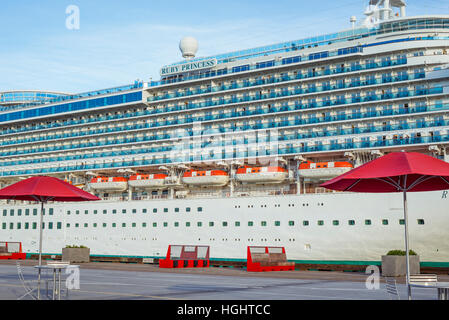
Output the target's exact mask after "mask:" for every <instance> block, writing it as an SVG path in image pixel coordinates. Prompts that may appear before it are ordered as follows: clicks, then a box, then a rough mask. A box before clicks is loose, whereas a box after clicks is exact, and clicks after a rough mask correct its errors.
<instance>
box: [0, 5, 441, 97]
mask: <svg viewBox="0 0 449 320" xmlns="http://www.w3.org/2000/svg"><path fill="white" fill-rule="evenodd" d="M423 2H424V3H425V4H423ZM367 4H368V0H338V1H335V0H321V1H310V0H276V1H272V0H270V1H268V0H258V1H256V0H239V1H236V0H225V1H211V0H208V1H203V0H192V1H185V0H184V1H178V0H172V1H167V0H166V1H153V0H145V1H143V0H133V1H124V0H123V1H116V0H107V1H106V0H78V1H77V0H68V1H66V0H40V1H35V0H2V10H1V11H0V91H4V90H12V89H17V90H20V89H39V90H55V91H63V92H73V93H77V92H85V91H90V90H96V89H102V88H109V87H114V86H119V85H125V84H129V83H132V82H133V81H134V80H136V79H141V80H145V81H148V80H149V79H150V77H151V78H152V79H153V80H158V79H159V69H160V67H161V66H163V65H165V64H169V63H173V62H177V61H180V60H181V59H182V58H181V55H180V53H179V49H178V44H179V40H180V39H181V38H182V37H183V36H186V35H190V36H194V37H195V38H197V39H198V41H199V50H198V54H197V56H209V55H213V54H218V53H224V52H229V51H235V50H239V49H247V48H251V47H256V46H262V45H268V44H273V43H278V42H282V41H289V40H296V39H301V38H305V37H309V36H316V35H319V34H325V33H332V32H335V31H339V30H343V29H347V28H349V27H350V24H349V17H350V16H351V15H356V16H357V17H358V19H359V21H360V20H361V19H362V18H363V11H364V9H365V8H366V6H367ZM68 5H76V6H78V8H79V10H80V29H79V30H69V29H67V28H66V18H67V14H66V7H67V6H68ZM420 14H448V15H449V0H424V1H423V0H409V1H408V8H407V15H409V16H412V15H420Z"/></svg>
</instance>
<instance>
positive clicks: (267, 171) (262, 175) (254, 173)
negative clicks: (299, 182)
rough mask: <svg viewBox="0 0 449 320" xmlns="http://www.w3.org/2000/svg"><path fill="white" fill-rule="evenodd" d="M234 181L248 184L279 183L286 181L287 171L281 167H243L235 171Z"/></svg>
mask: <svg viewBox="0 0 449 320" xmlns="http://www.w3.org/2000/svg"><path fill="white" fill-rule="evenodd" d="M235 176H236V179H237V180H238V181H241V182H249V183H280V182H282V181H284V180H285V179H287V177H288V170H287V169H285V168H282V167H249V166H244V167H241V168H238V169H237V171H236V175H235Z"/></svg>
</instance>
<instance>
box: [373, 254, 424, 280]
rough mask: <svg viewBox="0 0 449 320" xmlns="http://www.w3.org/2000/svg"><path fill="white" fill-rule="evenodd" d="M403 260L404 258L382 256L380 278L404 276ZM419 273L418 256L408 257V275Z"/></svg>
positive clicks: (404, 266) (404, 264)
mask: <svg viewBox="0 0 449 320" xmlns="http://www.w3.org/2000/svg"><path fill="white" fill-rule="evenodd" d="M405 258H406V257H405V256H382V276H384V277H400V276H405V273H406V262H405ZM420 271H421V270H420V267H419V256H410V274H419V273H420Z"/></svg>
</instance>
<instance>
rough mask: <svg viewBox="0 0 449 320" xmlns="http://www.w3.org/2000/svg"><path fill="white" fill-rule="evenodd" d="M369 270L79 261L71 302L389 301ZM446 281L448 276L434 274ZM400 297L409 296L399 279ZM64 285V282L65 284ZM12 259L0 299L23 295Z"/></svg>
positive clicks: (5, 264)
mask: <svg viewBox="0 0 449 320" xmlns="http://www.w3.org/2000/svg"><path fill="white" fill-rule="evenodd" d="M20 264H21V266H23V274H24V278H25V279H26V280H36V279H37V271H36V269H35V268H33V266H35V265H37V261H36V260H22V261H20ZM368 276H369V275H368V274H364V273H357V272H328V271H299V270H295V271H277V272H247V271H246V270H245V269H239V268H186V269H160V268H159V267H158V266H157V265H152V264H130V263H101V262H91V263H83V264H80V289H79V290H71V291H70V292H69V299H70V300H389V299H390V296H389V295H388V294H387V292H386V290H385V284H384V281H383V278H382V277H380V283H379V288H378V289H376V288H374V289H368V288H367V286H366V281H367V278H368ZM438 279H439V281H449V275H438ZM397 282H398V290H399V294H400V297H401V299H406V298H407V293H406V286H405V284H404V283H405V282H404V279H403V278H398V279H397ZM64 284H65V283H64V282H63V285H64ZM412 292H413V298H414V299H419V300H436V299H437V292H436V290H435V289H425V288H424V289H418V288H414V289H413V291H412ZM24 293H25V292H24V288H23V286H22V284H21V282H20V281H19V278H18V275H17V267H16V262H15V261H11V260H10V261H1V262H0V300H16V299H17V298H18V297H19V296H21V295H22V294H24Z"/></svg>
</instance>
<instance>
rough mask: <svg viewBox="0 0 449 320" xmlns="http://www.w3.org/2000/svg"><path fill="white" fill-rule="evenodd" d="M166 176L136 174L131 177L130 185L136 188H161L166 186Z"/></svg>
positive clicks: (160, 174) (161, 174) (159, 174)
mask: <svg viewBox="0 0 449 320" xmlns="http://www.w3.org/2000/svg"><path fill="white" fill-rule="evenodd" d="M165 178H167V175H166V174H163V173H156V174H135V175H133V176H131V177H129V180H128V184H129V186H130V187H134V188H159V187H163V186H164V181H165Z"/></svg>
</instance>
